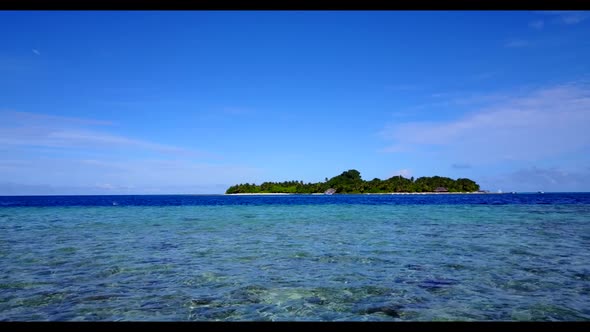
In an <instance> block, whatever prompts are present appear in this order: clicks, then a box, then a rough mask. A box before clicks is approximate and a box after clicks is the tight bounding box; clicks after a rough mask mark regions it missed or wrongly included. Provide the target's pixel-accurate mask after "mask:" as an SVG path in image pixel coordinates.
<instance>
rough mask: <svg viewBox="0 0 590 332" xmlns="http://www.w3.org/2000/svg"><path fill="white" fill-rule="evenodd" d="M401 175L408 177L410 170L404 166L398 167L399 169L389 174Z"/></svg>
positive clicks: (410, 174) (410, 173)
mask: <svg viewBox="0 0 590 332" xmlns="http://www.w3.org/2000/svg"><path fill="white" fill-rule="evenodd" d="M398 175H401V176H403V177H404V178H410V177H411V176H412V171H411V170H409V169H407V168H404V169H400V170H399V171H395V172H394V173H393V174H392V175H391V176H398Z"/></svg>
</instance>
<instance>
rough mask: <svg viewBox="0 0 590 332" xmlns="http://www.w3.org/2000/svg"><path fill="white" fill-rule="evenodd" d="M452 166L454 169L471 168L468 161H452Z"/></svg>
mask: <svg viewBox="0 0 590 332" xmlns="http://www.w3.org/2000/svg"><path fill="white" fill-rule="evenodd" d="M451 167H452V168H455V169H467V168H471V164H468V163H454V164H452V165H451Z"/></svg>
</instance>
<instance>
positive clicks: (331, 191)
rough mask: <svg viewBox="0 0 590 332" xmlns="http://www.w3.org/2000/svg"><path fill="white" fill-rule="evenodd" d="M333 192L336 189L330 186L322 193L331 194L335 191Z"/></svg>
mask: <svg viewBox="0 0 590 332" xmlns="http://www.w3.org/2000/svg"><path fill="white" fill-rule="evenodd" d="M335 192H336V189H334V188H330V189H328V190H326V191H324V194H325V195H332V194H333V193H335Z"/></svg>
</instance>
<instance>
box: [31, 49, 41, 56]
mask: <svg viewBox="0 0 590 332" xmlns="http://www.w3.org/2000/svg"><path fill="white" fill-rule="evenodd" d="M31 51H33V53H34V54H36V55H41V52H39V51H38V50H37V49H32V50H31Z"/></svg>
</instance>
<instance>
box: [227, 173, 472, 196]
mask: <svg viewBox="0 0 590 332" xmlns="http://www.w3.org/2000/svg"><path fill="white" fill-rule="evenodd" d="M428 192H433V193H459V192H467V193H471V192H480V188H479V184H477V183H476V182H475V181H473V180H471V179H467V178H459V179H457V180H453V179H451V178H448V177H442V176H432V177H429V176H424V177H419V178H417V179H414V177H411V178H410V179H407V178H404V177H403V176H401V175H396V176H392V177H390V178H389V179H386V180H381V179H378V178H374V179H373V180H371V181H365V180H363V179H362V178H361V173H360V172H359V171H357V170H355V169H351V170H348V171H345V172H342V174H340V175H337V176H334V177H332V178H331V179H328V178H326V180H325V181H324V182H316V183H304V182H303V181H284V182H263V183H262V184H260V185H256V184H254V183H252V184H249V183H245V184H237V185H233V186H231V187H229V188H228V189H227V190H226V192H225V193H226V194H317V193H326V194H334V193H338V194H365V193H367V194H381V193H428Z"/></svg>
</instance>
